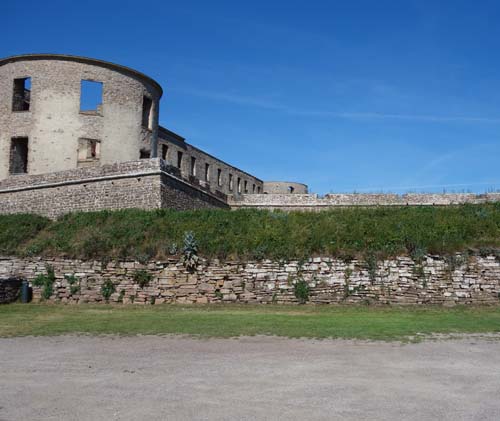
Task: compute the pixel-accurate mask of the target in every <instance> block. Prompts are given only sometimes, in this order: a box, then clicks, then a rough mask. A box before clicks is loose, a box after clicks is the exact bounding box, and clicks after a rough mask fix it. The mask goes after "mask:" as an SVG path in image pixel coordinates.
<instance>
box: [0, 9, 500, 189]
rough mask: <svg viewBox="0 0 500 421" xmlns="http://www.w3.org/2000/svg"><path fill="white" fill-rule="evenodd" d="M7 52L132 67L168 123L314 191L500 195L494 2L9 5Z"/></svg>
mask: <svg viewBox="0 0 500 421" xmlns="http://www.w3.org/2000/svg"><path fill="white" fill-rule="evenodd" d="M0 16H1V17H2V19H1V22H2V23H1V25H0V37H1V39H2V40H3V42H2V44H1V45H0V55H1V56H8V55H14V54H22V53H32V52H53V53H64V54H75V55H84V56H90V57H95V58H100V59H104V60H108V61H113V62H116V63H120V64H123V65H127V66H130V67H133V68H136V69H138V70H140V71H143V72H144V73H146V74H148V75H149V76H151V77H153V78H154V79H156V80H157V81H158V82H159V83H160V84H161V85H162V86H163V88H164V91H165V94H164V97H163V99H162V103H161V117H160V123H161V124H162V125H164V126H166V127H168V128H170V129H171V130H174V131H176V132H178V133H179V134H181V135H183V136H184V137H186V139H187V140H188V141H189V142H190V143H193V144H194V145H196V146H198V147H201V148H202V149H205V150H206V151H207V152H210V153H212V154H214V155H216V156H218V157H220V158H222V159H224V160H226V161H228V162H230V163H232V164H233V165H236V166H238V167H240V168H242V169H244V170H247V171H249V172H251V173H253V174H255V175H257V176H258V177H260V178H262V179H267V180H289V181H300V182H304V183H306V184H309V186H310V188H311V190H312V191H313V192H316V193H320V194H322V193H328V192H352V191H358V192H369V191H377V192H378V191H392V192H396V193H404V192H407V191H443V190H446V191H473V192H484V191H487V190H492V189H494V190H496V189H500V165H499V158H500V101H499V99H500V55H499V53H498V52H499V51H500V48H499V47H500V2H498V1H496V0H495V1H488V0H476V1H472V0H470V1H462V0H453V1H446V0H440V1H435V0H433V1H426V0H392V1H388V0H377V1H373V0H338V1H333V0H331V1H311V0H309V1H294V0H287V1H272V0H268V1H260V0H253V1H251V2H250V1H248V2H239V1H234V0H233V1H196V2H195V1H189V0H185V1H182V2H180V1H175V2H174V1H168V0H165V1H154V0H153V1H148V2H138V1H127V0H120V1H106V0H100V1H95V0H87V1H85V2H75V1H69V0H68V1H61V0H56V1H51V0H46V1H34V0H27V1H22V2H21V1H15V0H3V1H2V2H1V3H0Z"/></svg>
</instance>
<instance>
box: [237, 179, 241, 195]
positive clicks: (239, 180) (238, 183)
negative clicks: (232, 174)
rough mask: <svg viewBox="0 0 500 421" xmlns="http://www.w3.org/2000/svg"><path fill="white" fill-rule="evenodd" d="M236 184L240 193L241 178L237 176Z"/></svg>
mask: <svg viewBox="0 0 500 421" xmlns="http://www.w3.org/2000/svg"><path fill="white" fill-rule="evenodd" d="M237 186H238V193H241V178H240V177H238V182H237Z"/></svg>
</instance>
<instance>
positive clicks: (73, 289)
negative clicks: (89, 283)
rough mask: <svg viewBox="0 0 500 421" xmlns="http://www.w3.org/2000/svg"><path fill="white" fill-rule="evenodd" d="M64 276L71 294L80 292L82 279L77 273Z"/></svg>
mask: <svg viewBox="0 0 500 421" xmlns="http://www.w3.org/2000/svg"><path fill="white" fill-rule="evenodd" d="M64 278H65V279H66V281H67V282H68V284H69V292H70V294H71V295H76V294H78V293H79V292H80V281H79V280H78V278H77V277H76V276H75V275H65V276H64Z"/></svg>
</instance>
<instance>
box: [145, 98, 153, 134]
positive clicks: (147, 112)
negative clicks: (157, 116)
mask: <svg viewBox="0 0 500 421" xmlns="http://www.w3.org/2000/svg"><path fill="white" fill-rule="evenodd" d="M152 108H153V101H152V100H151V98H149V97H147V96H144V97H143V99H142V127H145V128H146V129H149V130H151V110H152Z"/></svg>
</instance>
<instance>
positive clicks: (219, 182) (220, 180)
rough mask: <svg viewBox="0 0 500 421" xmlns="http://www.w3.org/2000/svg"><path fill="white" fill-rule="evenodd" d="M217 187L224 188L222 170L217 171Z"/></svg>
mask: <svg viewBox="0 0 500 421" xmlns="http://www.w3.org/2000/svg"><path fill="white" fill-rule="evenodd" d="M217 185H218V186H219V187H220V186H222V170H221V169H220V168H218V169H217Z"/></svg>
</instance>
